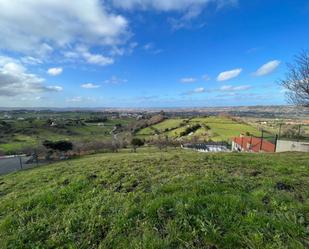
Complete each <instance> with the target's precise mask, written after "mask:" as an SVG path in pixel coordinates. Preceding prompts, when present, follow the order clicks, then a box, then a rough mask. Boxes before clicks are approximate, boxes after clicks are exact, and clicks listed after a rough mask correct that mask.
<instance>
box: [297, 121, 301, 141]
mask: <svg viewBox="0 0 309 249" xmlns="http://www.w3.org/2000/svg"><path fill="white" fill-rule="evenodd" d="M300 128H301V125H299V126H298V135H297V142H299V140H300Z"/></svg>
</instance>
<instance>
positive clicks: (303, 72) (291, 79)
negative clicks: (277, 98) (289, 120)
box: [280, 50, 309, 107]
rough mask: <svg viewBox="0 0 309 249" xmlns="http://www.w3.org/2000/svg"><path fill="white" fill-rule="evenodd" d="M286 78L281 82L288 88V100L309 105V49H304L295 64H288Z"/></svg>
mask: <svg viewBox="0 0 309 249" xmlns="http://www.w3.org/2000/svg"><path fill="white" fill-rule="evenodd" d="M288 68H289V70H288V73H287V75H286V78H285V79H283V80H281V81H280V84H281V85H282V86H283V87H284V88H285V89H286V90H287V92H286V95H287V97H288V100H289V101H290V102H291V103H293V104H295V105H302V106H305V107H309V51H306V50H304V51H302V52H301V53H300V54H299V55H298V56H296V58H295V62H294V63H293V64H288Z"/></svg>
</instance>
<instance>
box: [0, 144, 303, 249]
mask: <svg viewBox="0 0 309 249" xmlns="http://www.w3.org/2000/svg"><path fill="white" fill-rule="evenodd" d="M308 189H309V155H308V154H275V155H273V154H233V153H230V154H203V153H196V152H192V151H184V150H170V151H168V153H166V152H159V151H157V150H154V149H144V150H139V152H138V153H131V152H129V151H124V152H121V153H117V154H116V153H115V154H100V155H93V156H87V157H84V158H81V159H75V160H71V161H66V162H61V163H56V164H52V165H47V166H44V167H41V168H37V169H33V170H27V171H23V172H18V173H14V174H10V175H7V176H0V242H1V243H0V244H1V245H0V247H1V248H87V249H88V248H305V247H306V246H308V240H306V239H308V217H306V215H308V212H309V207H308V195H309V194H308Z"/></svg>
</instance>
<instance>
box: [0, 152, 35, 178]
mask: <svg viewBox="0 0 309 249" xmlns="http://www.w3.org/2000/svg"><path fill="white" fill-rule="evenodd" d="M36 166H37V161H36V160H33V157H32V156H25V155H20V156H19V155H14V156H4V157H0V175H3V174H8V173H11V172H14V171H18V170H22V169H30V168H33V167H36Z"/></svg>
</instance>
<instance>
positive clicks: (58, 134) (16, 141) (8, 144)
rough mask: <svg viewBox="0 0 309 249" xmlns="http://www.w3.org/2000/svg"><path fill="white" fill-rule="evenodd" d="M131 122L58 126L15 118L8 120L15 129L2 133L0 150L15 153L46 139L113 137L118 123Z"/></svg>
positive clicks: (116, 120)
mask: <svg viewBox="0 0 309 249" xmlns="http://www.w3.org/2000/svg"><path fill="white" fill-rule="evenodd" d="M129 122H131V119H111V120H108V121H106V122H104V124H103V125H102V126H99V125H98V124H97V123H85V124H84V125H77V126H65V127H63V128H56V127H50V126H47V125H46V120H44V121H43V120H35V121H34V122H31V123H29V122H28V121H27V120H23V121H20V120H13V121H9V122H8V123H9V124H10V125H11V127H12V130H13V131H12V132H10V133H3V134H1V139H0V150H3V151H4V152H6V153H14V152H16V151H18V150H20V149H23V148H25V147H37V146H38V145H41V144H42V141H44V140H53V141H56V140H69V141H72V142H79V141H94V140H106V139H111V138H112V135H111V134H110V132H111V131H112V129H113V128H114V126H115V125H116V124H121V125H124V126H125V125H127V124H128V123H129Z"/></svg>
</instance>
